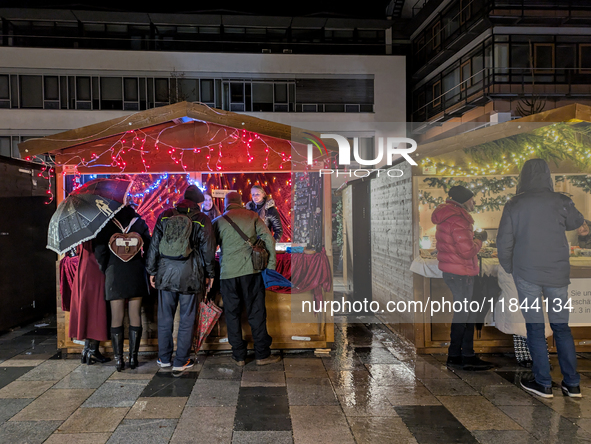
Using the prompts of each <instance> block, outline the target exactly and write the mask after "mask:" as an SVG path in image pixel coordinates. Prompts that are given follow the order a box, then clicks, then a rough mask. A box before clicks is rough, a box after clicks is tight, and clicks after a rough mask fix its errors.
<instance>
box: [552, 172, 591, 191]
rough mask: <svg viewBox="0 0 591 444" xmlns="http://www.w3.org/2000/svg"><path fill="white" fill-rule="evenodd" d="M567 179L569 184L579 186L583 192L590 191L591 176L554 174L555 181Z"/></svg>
mask: <svg viewBox="0 0 591 444" xmlns="http://www.w3.org/2000/svg"><path fill="white" fill-rule="evenodd" d="M565 180H568V181H569V182H570V184H571V185H573V186H575V187H577V188H581V189H582V190H583V191H584V192H585V193H591V176H580V175H579V176H556V182H557V183H558V182H564V181H565Z"/></svg>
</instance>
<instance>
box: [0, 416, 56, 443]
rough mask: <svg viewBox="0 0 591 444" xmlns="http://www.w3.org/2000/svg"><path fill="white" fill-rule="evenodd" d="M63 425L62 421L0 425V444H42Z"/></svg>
mask: <svg viewBox="0 0 591 444" xmlns="http://www.w3.org/2000/svg"><path fill="white" fill-rule="evenodd" d="M61 423H62V422H61V421H21V422H12V421H8V422H5V423H4V424H2V425H0V444H21V443H22V444H37V443H39V444H40V443H42V442H43V441H45V440H46V439H47V438H48V437H49V435H51V434H52V433H53V431H54V430H55V429H57V428H58V427H59V425H60V424H61Z"/></svg>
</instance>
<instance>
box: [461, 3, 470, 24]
mask: <svg viewBox="0 0 591 444" xmlns="http://www.w3.org/2000/svg"><path fill="white" fill-rule="evenodd" d="M470 17H472V0H460V24H461V25H463V24H464V23H466V22H467V21H468V20H470Z"/></svg>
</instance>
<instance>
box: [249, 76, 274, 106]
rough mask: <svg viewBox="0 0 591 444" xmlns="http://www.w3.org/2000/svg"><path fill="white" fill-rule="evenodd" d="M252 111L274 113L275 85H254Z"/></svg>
mask: <svg viewBox="0 0 591 444" xmlns="http://www.w3.org/2000/svg"><path fill="white" fill-rule="evenodd" d="M252 110H253V111H262V112H270V111H273V84H272V83H262V82H256V83H254V82H253V84H252Z"/></svg>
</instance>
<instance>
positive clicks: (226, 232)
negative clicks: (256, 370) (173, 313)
mask: <svg viewBox="0 0 591 444" xmlns="http://www.w3.org/2000/svg"><path fill="white" fill-rule="evenodd" d="M225 207H226V211H225V212H224V214H223V215H222V216H219V217H217V218H215V219H214V221H213V229H214V232H215V236H216V240H217V243H218V245H219V246H220V248H221V254H220V264H221V274H220V290H221V293H222V299H223V301H224V313H225V315H226V326H227V328H228V341H229V342H230V345H231V346H232V358H233V359H234V360H235V361H236V364H237V365H239V366H244V365H245V359H246V346H247V342H246V341H244V339H243V338H242V326H241V323H240V317H241V314H242V306H243V305H245V306H246V312H247V314H248V323H249V324H250V328H251V330H252V337H253V340H254V353H255V359H256V362H257V365H266V364H272V363H274V362H279V361H280V360H281V357H280V356H279V355H271V348H270V347H271V342H272V338H271V336H269V333H268V332H267V311H266V308H265V284H264V282H263V277H262V276H261V272H260V271H254V269H253V266H252V249H251V247H250V246H249V245H248V244H247V243H246V242H245V241H244V239H243V238H242V237H241V236H240V234H239V233H238V232H237V231H236V230H235V229H234V227H232V225H230V223H229V222H228V221H227V220H226V219H225V217H229V218H230V219H231V220H232V222H234V223H235V224H236V225H237V226H238V227H239V228H240V229H241V230H242V231H243V232H244V234H245V235H246V236H248V237H249V238H250V241H251V243H254V242H255V241H256V239H257V237H260V238H261V239H262V240H263V241H264V242H265V245H266V247H267V250H268V251H269V265H268V266H267V268H269V269H271V270H274V269H275V241H274V240H273V236H272V235H271V232H270V231H269V229H268V228H267V226H266V225H265V222H263V220H262V219H261V218H260V217H259V216H258V215H257V214H256V213H255V212H253V211H250V210H247V209H245V208H244V207H243V206H242V198H241V197H240V194H238V193H237V192H235V191H233V192H231V193H228V194H227V195H226V199H225Z"/></svg>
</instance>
